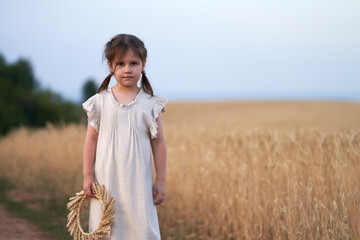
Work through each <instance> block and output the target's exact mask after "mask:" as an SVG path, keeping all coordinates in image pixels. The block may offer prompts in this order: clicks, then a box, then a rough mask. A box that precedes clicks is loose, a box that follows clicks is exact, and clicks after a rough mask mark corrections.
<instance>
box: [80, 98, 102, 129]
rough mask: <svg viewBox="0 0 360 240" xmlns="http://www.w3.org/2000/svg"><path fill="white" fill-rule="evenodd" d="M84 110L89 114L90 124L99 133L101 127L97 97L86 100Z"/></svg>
mask: <svg viewBox="0 0 360 240" xmlns="http://www.w3.org/2000/svg"><path fill="white" fill-rule="evenodd" d="M82 106H83V110H84V111H85V112H86V113H87V116H88V123H90V125H91V126H92V127H93V128H94V129H95V130H96V132H99V126H100V111H99V109H98V107H97V104H96V95H94V96H92V97H90V98H89V99H88V100H86V101H85V102H84V103H83V104H82Z"/></svg>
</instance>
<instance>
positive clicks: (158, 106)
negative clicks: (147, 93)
mask: <svg viewBox="0 0 360 240" xmlns="http://www.w3.org/2000/svg"><path fill="white" fill-rule="evenodd" d="M167 102H168V99H167V98H163V97H156V100H155V103H154V106H153V108H152V112H151V114H152V117H153V121H152V122H151V124H150V133H151V138H152V139H154V138H157V133H158V130H157V128H158V124H157V122H156V119H157V118H158V117H159V113H160V111H161V112H165V106H166V104H167Z"/></svg>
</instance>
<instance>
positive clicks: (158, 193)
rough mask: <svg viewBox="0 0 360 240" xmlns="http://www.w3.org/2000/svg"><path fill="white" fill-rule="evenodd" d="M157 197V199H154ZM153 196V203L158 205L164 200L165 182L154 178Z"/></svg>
mask: <svg viewBox="0 0 360 240" xmlns="http://www.w3.org/2000/svg"><path fill="white" fill-rule="evenodd" d="M156 197H157V200H156V201H155V199H156ZM153 198H154V201H155V203H154V204H155V205H160V204H161V203H162V202H163V201H164V200H165V182H164V181H161V180H156V181H155V184H154V187H153Z"/></svg>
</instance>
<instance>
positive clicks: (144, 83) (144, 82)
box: [141, 71, 154, 96]
mask: <svg viewBox="0 0 360 240" xmlns="http://www.w3.org/2000/svg"><path fill="white" fill-rule="evenodd" d="M141 73H142V76H141V87H142V89H143V90H144V91H145V92H147V93H148V94H150V95H151V96H154V92H153V90H152V87H151V84H150V82H149V79H148V78H147V77H146V74H145V71H142V72H141Z"/></svg>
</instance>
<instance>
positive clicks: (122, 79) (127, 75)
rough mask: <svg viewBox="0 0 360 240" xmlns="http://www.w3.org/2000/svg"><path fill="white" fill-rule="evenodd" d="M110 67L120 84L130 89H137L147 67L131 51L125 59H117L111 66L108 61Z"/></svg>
mask: <svg viewBox="0 0 360 240" xmlns="http://www.w3.org/2000/svg"><path fill="white" fill-rule="evenodd" d="M108 65H109V68H110V71H111V72H113V73H114V77H115V79H116V81H117V82H118V84H120V85H121V86H123V87H128V88H135V87H137V82H138V81H139V80H140V76H141V72H142V71H143V70H144V67H145V63H144V64H143V62H142V61H141V59H140V58H139V57H138V56H137V55H135V54H134V52H133V51H132V50H131V49H129V50H128V51H127V53H126V54H125V55H124V56H123V57H121V58H119V57H118V58H115V59H114V61H113V62H112V63H111V64H110V62H109V61H108Z"/></svg>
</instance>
